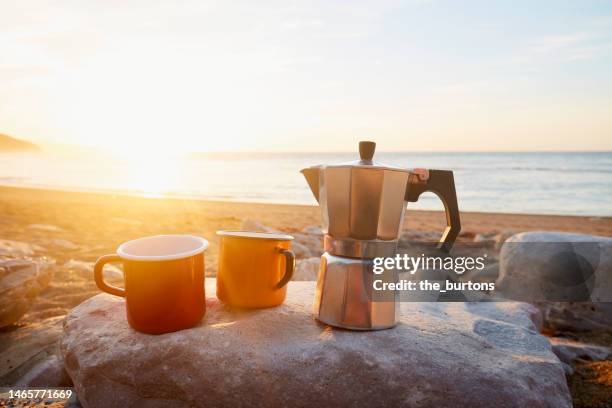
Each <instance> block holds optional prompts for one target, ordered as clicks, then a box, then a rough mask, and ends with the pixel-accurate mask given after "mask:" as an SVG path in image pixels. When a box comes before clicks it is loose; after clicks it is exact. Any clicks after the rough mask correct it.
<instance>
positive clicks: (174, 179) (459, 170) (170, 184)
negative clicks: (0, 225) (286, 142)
mask: <svg viewBox="0 0 612 408" xmlns="http://www.w3.org/2000/svg"><path fill="white" fill-rule="evenodd" d="M375 159H376V160H377V161H380V162H382V163H387V164H393V165H396V166H404V167H425V168H433V169H450V170H453V171H454V175H455V183H456V189H457V196H458V201H459V208H460V210H462V211H479V212H498V213H519V214H560V215H589V216H596V217H609V216H612V152H569V153H566V152H563V153H557V152H555V153H552V152H551V153H541V152H537V153H536V152H533V153H525V152H521V153H506V152H503V153H501V152H500V153H463V152H462V153H397V152H395V153H385V152H380V153H378V152H377V153H376V157H375ZM351 160H355V154H354V153H232V154H230V153H207V154H191V155H188V156H171V155H157V156H148V155H147V154H142V155H137V154H128V155H113V156H111V155H105V154H103V153H87V154H83V153H82V152H78V153H74V152H72V153H63V152H62V153H44V152H43V153H2V154H0V185H7V186H22V187H34V188H45V189H57V190H68V191H90V192H106V193H113V194H131V195H142V196H145V197H151V198H152V199H155V198H160V197H175V198H189V199H203V200H227V201H244V202H264V203H288V204H312V205H314V204H316V201H315V199H314V198H313V197H312V194H311V192H310V190H309V188H308V186H307V183H306V181H305V180H304V178H303V176H302V175H301V174H300V169H302V168H305V167H309V166H312V165H316V164H331V163H342V162H347V161H351ZM409 208H414V209H430V210H440V209H442V208H443V205H442V203H441V202H440V200H439V199H438V198H437V197H436V196H435V195H433V194H431V193H427V194H424V195H422V196H421V199H420V200H419V201H418V202H417V203H409Z"/></svg>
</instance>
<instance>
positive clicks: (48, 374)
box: [15, 354, 72, 387]
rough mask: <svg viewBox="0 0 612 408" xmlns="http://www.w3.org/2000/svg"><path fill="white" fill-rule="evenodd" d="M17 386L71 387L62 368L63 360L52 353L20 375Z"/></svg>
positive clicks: (70, 381) (70, 382) (69, 380)
mask: <svg viewBox="0 0 612 408" xmlns="http://www.w3.org/2000/svg"><path fill="white" fill-rule="evenodd" d="M15 385H16V386H19V387H72V380H71V379H70V377H69V376H68V373H67V372H66V370H65V369H64V361H63V360H62V358H61V357H58V356H57V355H55V354H53V355H51V356H49V357H47V358H46V359H45V360H43V361H41V362H40V363H38V364H37V365H35V366H34V367H32V368H31V369H30V371H28V372H27V373H26V374H25V375H24V376H23V377H21V378H20V379H19V380H18V381H17V384H15Z"/></svg>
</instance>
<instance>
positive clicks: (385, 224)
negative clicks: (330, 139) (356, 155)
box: [318, 167, 410, 240]
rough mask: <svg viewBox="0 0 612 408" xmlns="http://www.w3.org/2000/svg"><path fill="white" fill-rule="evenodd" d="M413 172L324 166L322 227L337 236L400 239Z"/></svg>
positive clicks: (320, 180)
mask: <svg viewBox="0 0 612 408" xmlns="http://www.w3.org/2000/svg"><path fill="white" fill-rule="evenodd" d="M409 176H410V174H409V173H407V172H401V171H396V170H390V169H378V168H362V167H322V168H320V169H319V180H318V181H319V189H318V190H319V192H320V195H319V205H320V207H321V218H322V219H323V230H324V232H326V233H328V234H329V235H331V236H333V237H334V238H351V239H357V240H397V238H398V236H399V233H400V229H401V225H402V224H403V218H404V209H405V208H406V202H405V201H404V195H405V192H406V186H407V184H408V178H409Z"/></svg>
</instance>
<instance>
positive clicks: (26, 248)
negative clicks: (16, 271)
mask: <svg viewBox="0 0 612 408" xmlns="http://www.w3.org/2000/svg"><path fill="white" fill-rule="evenodd" d="M44 251H45V248H43V247H41V246H39V245H36V244H29V243H27V242H19V241H11V240H9V239H0V255H3V256H12V257H23V256H32V255H34V254H35V253H37V252H44Z"/></svg>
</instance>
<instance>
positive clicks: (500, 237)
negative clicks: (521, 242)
mask: <svg viewBox="0 0 612 408" xmlns="http://www.w3.org/2000/svg"><path fill="white" fill-rule="evenodd" d="M515 234H516V233H515V232H514V231H512V230H503V231H502V232H500V233H499V234H497V235H495V249H496V250H497V251H499V250H500V249H501V247H502V245H504V242H506V240H507V239H508V238H510V237H511V236H513V235H515Z"/></svg>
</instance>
